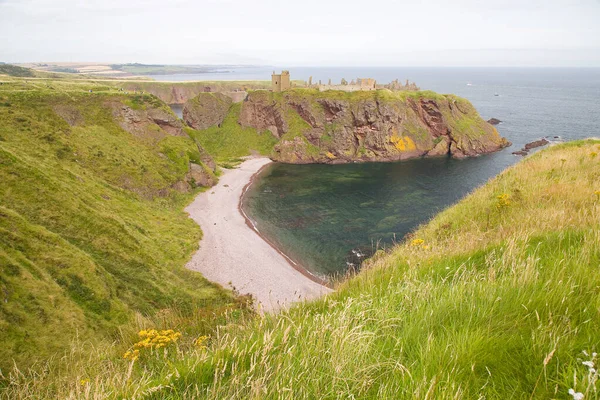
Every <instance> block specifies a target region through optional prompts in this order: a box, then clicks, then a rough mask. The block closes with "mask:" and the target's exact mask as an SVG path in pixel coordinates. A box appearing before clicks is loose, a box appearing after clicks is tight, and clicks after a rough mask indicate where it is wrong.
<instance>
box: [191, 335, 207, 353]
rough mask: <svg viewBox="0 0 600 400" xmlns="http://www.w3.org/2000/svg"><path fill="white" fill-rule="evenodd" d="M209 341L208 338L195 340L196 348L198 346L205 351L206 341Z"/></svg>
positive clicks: (202, 337) (201, 337) (203, 337)
mask: <svg viewBox="0 0 600 400" xmlns="http://www.w3.org/2000/svg"><path fill="white" fill-rule="evenodd" d="M207 340H208V336H200V337H199V338H198V339H196V340H194V346H196V347H197V348H198V349H200V350H205V349H206V348H207V347H206V341H207Z"/></svg>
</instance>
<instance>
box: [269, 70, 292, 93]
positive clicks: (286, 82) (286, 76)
mask: <svg viewBox="0 0 600 400" xmlns="http://www.w3.org/2000/svg"><path fill="white" fill-rule="evenodd" d="M291 87H292V86H291V84H290V71H281V74H276V73H275V71H273V75H271V88H272V89H273V91H274V92H283V91H284V90H288V89H290V88H291Z"/></svg>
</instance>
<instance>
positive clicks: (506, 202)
mask: <svg viewBox="0 0 600 400" xmlns="http://www.w3.org/2000/svg"><path fill="white" fill-rule="evenodd" d="M496 198H497V199H498V201H497V202H496V208H497V209H499V210H501V209H503V208H506V207H508V206H510V195H508V194H506V193H503V194H501V195H499V196H497V197H496Z"/></svg>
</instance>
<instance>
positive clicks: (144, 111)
mask: <svg viewBox="0 0 600 400" xmlns="http://www.w3.org/2000/svg"><path fill="white" fill-rule="evenodd" d="M150 99H151V101H149V103H148V104H143V106H142V107H140V106H136V107H132V106H131V105H129V104H127V102H123V101H121V99H119V100H116V99H113V100H110V101H107V102H106V103H105V106H108V107H109V108H110V109H111V110H112V115H113V118H114V119H115V122H116V123H117V124H118V125H119V126H120V127H121V128H122V129H123V130H125V131H127V132H129V133H131V134H132V135H134V136H136V137H137V138H139V139H141V140H143V141H144V142H146V143H149V144H151V145H153V146H158V145H159V143H161V142H162V141H164V140H165V139H166V138H168V137H169V136H177V137H181V139H182V140H186V141H189V142H192V141H191V139H190V138H189V137H188V135H187V133H186V132H185V131H184V129H183V127H184V125H183V123H182V122H181V120H179V119H178V118H177V117H176V116H175V115H174V114H173V112H172V111H171V110H170V109H169V108H168V107H166V105H164V104H162V103H160V102H157V101H156V100H154V99H152V98H150ZM55 111H56V112H57V114H58V115H60V116H61V117H62V118H63V119H65V120H66V121H67V122H68V123H69V124H70V125H74V124H76V122H77V121H78V120H77V118H75V117H74V116H77V114H76V111H77V110H76V109H74V108H73V109H67V108H65V107H61V108H56V107H55ZM195 145H196V147H197V150H198V156H197V158H198V159H197V160H196V162H192V161H190V163H189V166H188V172H187V173H186V174H185V176H184V177H183V179H182V180H181V181H179V182H176V183H175V184H174V185H173V186H172V187H173V188H174V189H176V190H178V191H181V192H187V191H189V190H190V189H191V188H193V187H197V186H205V187H211V186H213V185H215V184H216V183H217V178H216V176H215V172H216V168H217V166H216V163H215V162H214V160H213V159H212V157H211V156H210V155H209V154H208V153H207V152H206V151H205V150H204V149H203V148H202V146H200V145H199V144H197V143H196V144H195Z"/></svg>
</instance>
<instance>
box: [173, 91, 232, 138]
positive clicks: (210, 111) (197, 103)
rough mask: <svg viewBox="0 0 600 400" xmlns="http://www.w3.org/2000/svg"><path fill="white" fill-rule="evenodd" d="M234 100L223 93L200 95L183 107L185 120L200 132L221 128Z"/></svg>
mask: <svg viewBox="0 0 600 400" xmlns="http://www.w3.org/2000/svg"><path fill="white" fill-rule="evenodd" d="M231 103H232V100H231V98H230V97H229V96H226V95H224V94H222V93H200V94H199V95H198V96H196V97H194V98H193V99H191V100H189V101H188V102H186V103H185V105H184V106H183V120H184V121H185V123H186V124H188V125H189V126H190V127H192V128H194V129H198V130H202V129H207V128H210V127H211V126H220V125H221V123H223V119H225V116H226V115H227V111H229V107H230V106H231Z"/></svg>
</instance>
